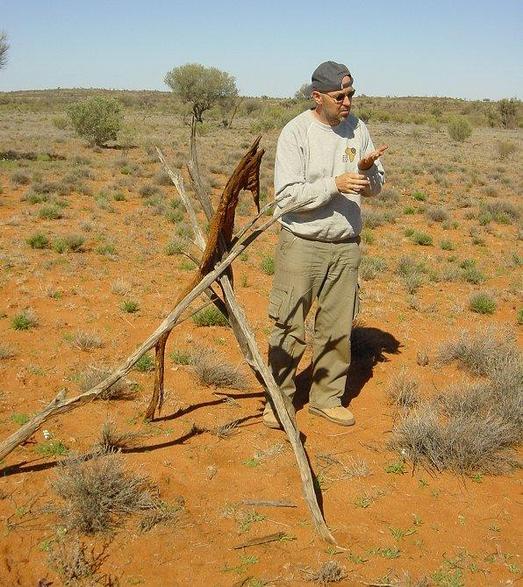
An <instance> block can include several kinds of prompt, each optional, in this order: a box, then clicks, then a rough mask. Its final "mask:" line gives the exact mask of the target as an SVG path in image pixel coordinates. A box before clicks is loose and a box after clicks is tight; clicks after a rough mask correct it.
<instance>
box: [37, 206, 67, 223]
mask: <svg viewBox="0 0 523 587" xmlns="http://www.w3.org/2000/svg"><path fill="white" fill-rule="evenodd" d="M38 217H39V218H43V219H45V220H58V219H59V218H63V212H62V210H61V209H60V208H59V207H58V206H57V205H56V204H50V205H49V206H42V207H41V208H40V210H38Z"/></svg>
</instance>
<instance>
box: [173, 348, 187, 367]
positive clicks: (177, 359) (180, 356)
mask: <svg viewBox="0 0 523 587" xmlns="http://www.w3.org/2000/svg"><path fill="white" fill-rule="evenodd" d="M169 357H170V359H171V361H172V362H173V363H174V364H175V365H190V364H191V361H192V353H190V352H189V351H185V350H182V349H174V350H173V351H172V352H171V353H170V354H169Z"/></svg>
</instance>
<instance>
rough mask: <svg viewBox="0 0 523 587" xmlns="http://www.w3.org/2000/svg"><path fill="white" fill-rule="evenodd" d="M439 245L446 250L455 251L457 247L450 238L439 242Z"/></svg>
mask: <svg viewBox="0 0 523 587" xmlns="http://www.w3.org/2000/svg"><path fill="white" fill-rule="evenodd" d="M439 246H440V247H441V248H442V249H443V250H444V251H453V250H454V249H455V248H456V247H455V245H454V243H453V242H452V241H450V240H442V241H441V243H440V244H439Z"/></svg>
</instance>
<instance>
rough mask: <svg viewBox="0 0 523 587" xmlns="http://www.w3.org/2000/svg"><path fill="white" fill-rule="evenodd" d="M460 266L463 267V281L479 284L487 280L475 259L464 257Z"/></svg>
mask: <svg viewBox="0 0 523 587" xmlns="http://www.w3.org/2000/svg"><path fill="white" fill-rule="evenodd" d="M459 267H460V269H461V277H462V279H463V281H466V282H468V283H474V284H475V285H478V284H480V283H483V282H484V281H485V280H486V277H485V275H484V274H483V272H482V271H481V270H480V269H478V267H477V265H476V260H475V259H464V260H463V261H462V262H461V263H460V265H459Z"/></svg>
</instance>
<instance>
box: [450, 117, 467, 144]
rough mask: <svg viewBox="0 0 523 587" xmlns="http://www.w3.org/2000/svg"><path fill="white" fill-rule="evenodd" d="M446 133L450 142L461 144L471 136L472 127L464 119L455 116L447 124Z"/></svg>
mask: <svg viewBox="0 0 523 587" xmlns="http://www.w3.org/2000/svg"><path fill="white" fill-rule="evenodd" d="M447 131H448V133H449V136H450V138H451V139H452V140H454V141H457V142H459V143H462V142H463V141H464V140H465V139H468V138H469V137H470V135H471V134H472V127H471V126H470V122H469V121H468V120H467V119H466V118H462V117H457V116H456V117H454V118H452V119H451V120H450V122H449V123H448V125H447Z"/></svg>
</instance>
